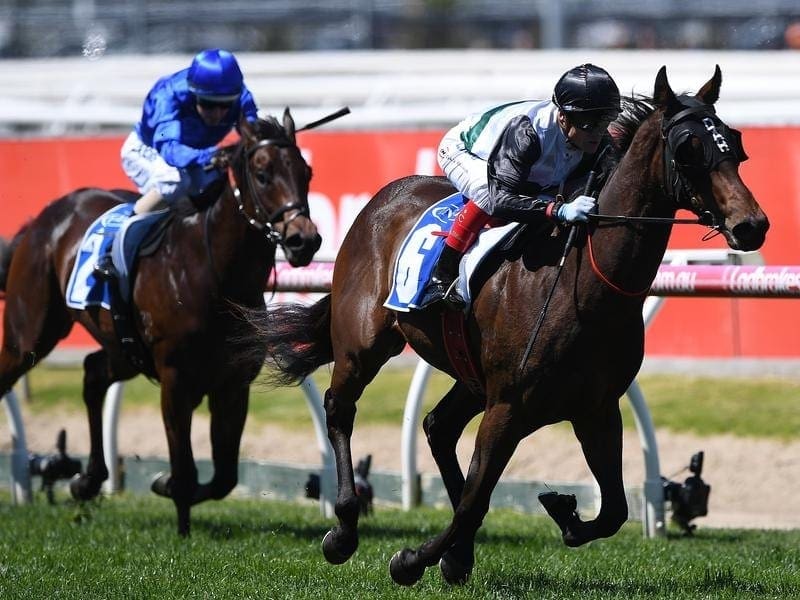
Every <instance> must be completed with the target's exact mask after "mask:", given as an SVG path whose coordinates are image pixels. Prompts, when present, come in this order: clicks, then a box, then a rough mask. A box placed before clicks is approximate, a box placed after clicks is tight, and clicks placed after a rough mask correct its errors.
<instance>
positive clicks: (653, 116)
mask: <svg viewBox="0 0 800 600" xmlns="http://www.w3.org/2000/svg"><path fill="white" fill-rule="evenodd" d="M721 80H722V76H721V73H720V71H719V68H717V70H716V72H715V74H714V76H713V77H712V78H711V79H710V80H709V81H708V82H707V83H706V84H705V85H704V86H703V87H702V89H701V90H700V92H699V93H698V94H697V95H696V96H676V94H675V93H674V92H673V91H672V89H671V88H670V86H669V83H668V81H667V76H666V69H665V68H662V69H661V70H660V71H659V73H658V75H657V77H656V80H655V92H654V97H653V98H652V99H650V100H649V101H643V100H642V99H638V100H637V99H633V98H629V99H627V101H626V106H627V110H626V111H625V112H623V114H622V115H621V117H620V119H619V120H618V121H617V122H616V123H614V124H612V128H613V129H612V132H614V133H615V135H616V138H617V142H616V145H617V149H618V154H619V155H618V156H617V157H616V158H617V159H618V163H617V166H616V169H615V170H614V171H613V173H612V174H611V176H610V178H609V179H608V181H607V183H606V185H605V187H604V188H603V190H602V192H601V194H600V197H599V207H600V212H601V213H604V214H606V215H619V216H625V217H626V218H627V217H635V218H642V217H647V218H657V219H658V218H661V219H665V218H666V219H669V218H672V217H674V215H675V212H676V210H677V209H678V208H685V209H688V210H690V211H692V212H694V213H696V214H698V215H705V213H707V212H710V213H711V214H712V215H713V218H714V223H715V224H716V228H717V230H718V231H719V232H721V233H722V234H723V235H724V236H725V239H726V240H727V242H728V245H729V246H730V247H731V248H734V249H739V250H755V249H757V248H759V247H760V246H761V245H762V243H763V242H764V238H765V235H766V232H767V229H768V227H769V224H768V221H767V218H766V216H765V215H764V213H763V212H762V210H761V208H759V206H758V204H757V203H756V201H755V199H754V198H753V195H752V194H751V192H750V191H749V190H748V188H747V187H746V186H745V185H744V183H743V182H742V180H741V179H740V177H739V173H738V167H739V163H740V162H741V160H744V159H745V158H746V156H745V154H744V151H743V149H742V148H741V144H740V141H739V135H738V132H736V131H735V130H733V129H729V128H728V127H727V126H726V125H725V124H724V123H723V122H722V121H721V120H719V119H718V117H717V116H716V114H715V111H714V108H713V104H714V103H715V102H716V101H717V99H718V97H719V89H720V84H721ZM452 191H453V189H452V187H451V186H450V184H449V183H448V182H447V181H446V180H445V179H443V178H436V177H408V178H404V179H400V180H398V181H394V182H392V183H390V184H389V185H387V186H386V187H384V188H383V189H382V190H381V191H380V192H378V194H377V195H376V196H375V197H374V198H373V199H372V201H371V202H369V203H368V204H367V206H366V207H365V209H364V210H363V211H362V212H361V214H360V215H359V216H358V217H357V219H356V220H355V222H354V224H353V226H352V228H351V229H350V231H349V233H348V235H347V237H346V239H345V240H344V242H343V245H342V247H341V249H340V251H339V254H338V258H337V261H336V266H335V269H334V274H333V285H332V291H331V294H330V295H328V296H326V297H325V298H323V299H322V300H320V301H319V302H318V303H316V304H314V305H312V306H310V307H304V306H300V305H284V306H283V307H280V308H276V309H271V310H268V311H267V313H266V315H265V316H264V317H263V321H262V322H261V323H260V329H261V331H262V332H263V334H262V340H265V341H266V345H267V347H268V352H269V353H270V355H271V357H272V360H273V362H274V366H275V367H276V368H277V369H278V370H279V371H278V374H277V377H278V378H279V380H281V381H284V382H288V381H292V380H294V379H295V378H299V377H302V376H305V375H307V374H308V373H310V372H311V371H313V370H314V368H316V367H318V366H320V365H322V364H325V363H327V362H330V361H333V362H334V366H333V373H332V379H331V384H330V388H329V389H328V390H327V392H326V394H325V409H326V414H327V425H328V435H329V438H330V440H331V443H332V445H333V449H334V452H335V455H336V463H337V471H338V479H339V492H338V497H337V499H336V506H335V511H336V515H337V517H338V520H339V523H338V526H336V527H334V528H333V529H332V530H331V531H329V532H328V534H326V536H325V539H324V540H323V552H324V554H325V557H326V558H327V560H328V561H329V562H332V563H342V562H344V561H346V560H347V559H348V558H349V557H350V556H351V555H352V554H353V552H355V550H356V548H357V546H358V530H357V526H358V516H359V503H358V500H357V498H356V494H355V489H354V482H353V463H352V458H351V451H350V437H351V434H352V430H353V421H354V417H355V413H356V401H357V400H358V398H359V397H360V395H361V393H362V391H363V390H364V387H365V386H366V385H367V384H368V383H369V382H370V381H371V380H372V379H373V377H374V376H375V375H376V373H377V372H378V370H379V369H380V367H381V366H382V365H383V364H384V363H385V362H386V361H387V360H388V359H389V358H390V357H391V356H393V355H396V354H398V353H399V352H400V351H401V350H402V348H403V346H404V344H405V343H406V342H408V343H409V344H410V345H411V346H412V347H413V349H414V350H415V351H416V352H417V353H418V354H419V355H420V356H421V357H422V358H424V359H425V360H426V361H428V362H429V363H431V364H432V365H433V366H435V367H436V368H438V369H441V370H442V371H445V372H447V373H450V374H451V375H453V376H456V375H455V371H454V369H453V368H452V366H451V364H450V362H449V361H448V358H447V355H446V353H445V351H444V342H443V337H442V336H443V334H442V324H441V321H440V315H439V314H437V311H436V310H435V309H433V310H431V309H428V310H424V311H412V312H408V313H402V312H393V311H391V310H389V309H386V308H384V307H383V302H384V301H385V299H386V298H387V296H388V294H389V289H390V286H391V284H392V279H393V265H394V263H395V259H396V258H397V254H398V251H399V247H400V244H401V243H402V241H403V239H404V237H405V235H406V233H407V232H408V231H409V230H410V228H411V225H412V224H413V223H414V222H415V221H416V220H417V218H418V217H419V215H420V214H421V213H422V211H424V210H425V209H426V208H427V207H429V206H430V205H431V204H433V203H434V202H436V201H437V200H439V199H441V198H443V197H445V196H447V195H449V194H450V193H451V192H452ZM703 218H704V219H707V218H708V217H706V216H704V217H703ZM670 231H671V223H669V224H665V223H664V222H658V223H643V222H642V221H636V220H634V221H631V220H619V219H615V220H614V221H612V222H610V223H609V222H606V221H603V220H599V219H598V220H595V221H594V224H593V225H592V226H591V227H590V228H589V231H588V237H586V236H584V237H583V239H582V240H579V242H578V247H577V248H576V249H575V250H573V252H572V253H571V254H570V255H569V257H568V260H567V262H566V264H565V266H564V269H563V271H562V274H561V277H560V278H557V277H556V275H557V272H558V270H557V264H558V262H559V260H560V257H561V255H562V252H563V250H564V246H565V239H566V237H567V233H566V231H562V232H560V234H559V235H557V236H553V237H550V236H547V237H542V236H539V237H538V238H536V240H535V242H536V243H535V244H534V245H533V246H532V247H525V248H524V249H522V250H518V251H513V250H512V251H508V252H507V253H506V254H505V255H503V256H500V257H499V258H497V259H495V263H496V265H495V266H496V267H497V269H496V272H494V274H492V275H491V276H487V277H484V280H483V282H482V283H479V284H478V286H477V287H478V289H476V290H474V294H473V297H474V302H473V310H472V312H471V313H470V314H469V316H468V317H467V330H468V333H469V337H470V340H471V351H472V353H473V356H474V357H475V358H476V362H477V366H478V369H479V371H480V373H481V374H482V378H483V381H482V383H483V390H485V391H484V392H483V393H473V392H471V391H470V389H469V388H468V387H467V386H466V385H465V384H464V383H463V382H459V381H456V383H455V385H454V386H453V388H452V389H451V390H450V391H449V392H448V393H447V395H446V396H445V397H444V398H443V399H442V400H441V401H440V402H439V404H438V405H437V406H436V407H435V408H434V409H433V410H432V411H431V412H430V414H428V415H427V416H426V417H425V420H424V423H423V426H424V430H425V433H426V435H427V439H428V443H429V445H430V447H431V450H432V452H433V456H434V458H435V460H436V463H437V465H438V467H439V469H440V472H441V475H442V478H443V480H444V483H445V486H446V487H447V491H448V494H449V497H450V500H451V502H452V504H453V507H454V510H455V514H454V516H453V520H452V522H451V524H450V526H449V527H447V528H446V529H445V530H444V531H443V532H442V533H441V534H440V535H438V536H436V537H434V538H432V539H430V540H428V541H427V542H425V543H424V544H422V545H421V546H419V547H418V548H417V549H416V550H412V549H405V550H402V551H400V552H398V553H397V554H395V556H394V557H393V558H392V560H391V563H390V572H391V575H392V577H393V578H394V580H395V581H397V582H398V583H401V584H405V585H411V584H413V583H414V582H416V581H417V580H418V579H419V578H420V577H421V576H422V574H423V572H424V570H425V568H426V567H428V566H432V565H435V564H436V563H437V562H439V564H440V567H441V570H442V573H443V575H444V577H445V579H446V580H447V581H448V582H451V583H460V582H463V581H465V580H466V579H467V578H468V577H469V574H470V572H471V570H472V567H473V563H474V539H475V533H476V531H477V530H478V528H479V527H480V525H481V523H482V521H483V519H484V516H485V515H486V512H487V510H488V508H489V498H490V495H491V493H492V490H493V489H494V487H495V485H496V483H497V481H498V479H499V477H500V475H501V473H502V472H503V469H504V468H505V466H506V465H507V463H508V461H509V459H510V458H511V455H512V453H513V452H514V450H515V448H516V446H517V444H518V443H519V441H520V440H522V439H523V438H524V437H526V436H527V435H529V434H530V433H532V432H534V431H536V430H537V429H539V428H540V427H542V426H544V425H548V424H551V423H556V422H558V421H564V420H566V421H569V422H571V423H572V426H573V428H574V431H575V434H576V436H577V438H578V440H579V441H580V444H581V447H582V449H583V453H584V456H585V458H586V461H587V463H588V466H589V468H590V469H591V471H592V473H593V475H594V477H595V478H596V480H597V482H598V484H599V486H600V490H601V493H602V505H601V509H600V511H599V514H598V515H597V517H596V518H595V519H592V520H588V521H583V520H581V519H580V518H579V516H578V515H577V513H576V512H575V510H574V509H575V503H574V497H568V496H563V495H559V494H556V493H553V494H552V495H546V497H543V498H542V501H543V504H545V507H546V508H547V509H548V512H549V513H550V514H551V516H553V518H554V519H555V520H556V522H557V523H558V525H559V527H560V528H561V531H562V537H563V540H564V542H565V543H566V544H568V545H570V546H578V545H581V544H584V543H586V542H588V541H590V540H594V539H597V538H602V537H608V536H611V535H613V534H614V533H615V532H616V531H617V530H618V529H619V528H620V526H621V525H622V524H623V523H624V522H625V520H626V519H627V516H628V509H627V504H626V501H625V494H624V489H623V481H622V424H621V419H620V411H619V399H620V397H621V396H622V395H623V394H624V393H625V390H626V389H627V388H628V386H629V384H630V383H631V381H632V380H633V378H634V376H635V375H636V373H637V371H638V369H639V366H640V364H641V361H642V358H643V351H644V326H643V322H642V304H643V301H644V298H645V295H646V291H647V289H648V287H649V285H650V284H651V283H652V281H653V279H654V277H655V275H656V272H657V270H658V267H659V263H660V261H661V259H662V257H663V254H664V251H665V249H666V247H667V241H668V239H669V235H670ZM556 279H557V285H556V287H555V291H554V295H553V299H552V302H551V304H550V307H549V310H548V312H547V313H546V318H545V319H544V321H543V323H542V328H541V330H540V332H539V336H538V341H537V343H536V344H535V345H534V346H533V348H532V352H531V353H530V355H529V357H528V358H527V360H525V361H524V364H523V365H522V366H521V363H522V362H523V356H525V350H526V346H527V342H528V340H529V339H530V338H531V333H532V330H533V329H534V326H535V323H536V321H537V316H538V315H539V314H540V311H541V309H542V304H543V302H544V301H545V299H546V297H547V295H548V293H549V290H550V289H551V288H552V287H553V282H554V281H555V280H556ZM481 411H484V415H483V417H482V421H481V423H480V426H479V430H478V433H477V438H476V442H475V452H474V454H473V457H472V460H471V463H470V465H469V470H468V472H467V475H466V481H465V478H464V475H463V473H462V471H461V469H460V467H459V465H458V462H457V459H456V453H455V447H456V441H457V440H458V438H459V437H460V435H461V434H462V432H463V429H464V427H465V426H466V424H467V423H468V422H469V421H470V420H471V418H472V417H473V416H475V415H477V414H478V413H479V412H481Z"/></svg>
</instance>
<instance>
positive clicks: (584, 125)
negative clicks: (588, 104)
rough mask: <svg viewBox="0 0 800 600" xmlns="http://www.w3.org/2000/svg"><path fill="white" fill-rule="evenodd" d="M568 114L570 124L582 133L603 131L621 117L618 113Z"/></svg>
mask: <svg viewBox="0 0 800 600" xmlns="http://www.w3.org/2000/svg"><path fill="white" fill-rule="evenodd" d="M568 114H569V120H570V122H571V123H572V124H573V125H574V126H575V127H576V128H577V129H580V130H581V131H602V130H604V129H606V128H607V127H608V125H609V123H611V122H612V121H614V120H615V119H616V118H617V116H619V113H618V112H617V111H603V112H599V111H591V112H589V111H587V112H570V113H568Z"/></svg>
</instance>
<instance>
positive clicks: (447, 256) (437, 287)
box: [420, 244, 465, 310]
mask: <svg viewBox="0 0 800 600" xmlns="http://www.w3.org/2000/svg"><path fill="white" fill-rule="evenodd" d="M462 256H463V254H462V253H461V252H459V251H458V250H456V249H455V248H453V247H451V246H448V245H446V244H445V247H444V248H443V249H442V254H441V255H440V256H439V260H438V261H437V263H436V266H435V267H434V268H433V273H432V274H431V280H430V283H429V284H428V287H427V288H426V289H425V295H424V296H423V298H422V301H421V302H420V308H425V307H426V306H430V305H431V304H435V303H437V302H440V301H442V300H444V301H445V302H446V303H447V305H448V307H449V308H451V309H453V310H463V309H464V305H465V302H464V299H463V298H462V297H461V294H459V293H458V290H457V289H456V286H455V283H456V279H458V265H459V263H460V262H461V257H462Z"/></svg>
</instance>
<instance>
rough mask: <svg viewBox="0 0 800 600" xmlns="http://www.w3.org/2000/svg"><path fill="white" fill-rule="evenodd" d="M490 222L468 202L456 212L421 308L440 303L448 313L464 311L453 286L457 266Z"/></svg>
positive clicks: (462, 301)
mask: <svg viewBox="0 0 800 600" xmlns="http://www.w3.org/2000/svg"><path fill="white" fill-rule="evenodd" d="M490 220H491V217H490V216H489V214H488V213H486V212H484V210H483V209H481V208H480V207H479V206H478V205H477V204H475V203H474V202H473V201H472V200H468V201H467V203H466V204H465V205H464V207H463V208H462V209H461V210H460V211H458V214H457V215H456V218H455V220H454V222H453V226H452V228H451V229H450V232H449V233H448V234H447V238H446V239H445V242H444V249H443V250H442V254H441V256H439V261H438V262H437V263H436V266H435V267H434V269H433V274H432V276H431V281H430V284H429V285H428V287H427V289H426V290H425V295H424V296H423V298H422V302H420V307H421V308H425V307H426V306H429V305H431V304H434V303H436V302H439V301H441V300H444V301H445V303H446V304H447V306H448V307H449V308H451V309H452V310H463V309H464V306H465V304H466V303H465V301H464V299H463V298H462V297H461V295H460V294H459V293H458V292H457V291H456V286H455V285H454V283H455V280H456V279H458V265H459V263H460V261H461V257H462V256H464V254H465V253H466V251H467V250H469V249H470V247H471V246H472V244H473V243H475V240H476V239H478V233H480V231H481V229H483V227H484V225H486V224H487V223H488V222H489V221H490Z"/></svg>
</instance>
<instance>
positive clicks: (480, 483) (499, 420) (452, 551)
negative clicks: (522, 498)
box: [389, 403, 521, 585]
mask: <svg viewBox="0 0 800 600" xmlns="http://www.w3.org/2000/svg"><path fill="white" fill-rule="evenodd" d="M513 412H514V411H513V408H512V407H511V405H510V404H508V403H503V404H495V405H494V406H492V407H491V408H487V409H486V414H485V415H484V417H483V419H482V421H481V425H480V427H479V429H478V435H477V437H476V440H475V452H474V454H473V456H472V461H471V462H470V467H469V472H468V473H467V478H466V481H465V484H464V491H463V493H462V495H461V500H460V501H459V503H458V507H457V508H456V510H455V513H454V515H453V520H452V521H451V523H450V526H449V527H447V529H445V530H444V531H443V532H442V533H441V534H440V535H438V536H437V537H435V538H432V539H430V540H428V541H427V542H425V543H424V544H422V545H421V546H420V547H419V548H418V549H417V550H412V549H410V548H405V549H403V550H400V551H398V552H397V553H396V554H395V555H394V556H393V557H392V559H391V561H390V562H389V573H390V574H391V576H392V579H393V580H394V581H395V583H399V584H401V585H413V584H414V583H416V582H417V581H419V579H420V578H422V575H423V574H424V572H425V569H426V568H427V567H430V566H433V565H435V564H436V563H437V562H439V564H440V568H441V571H442V575H443V576H444V578H445V580H446V581H447V582H448V583H450V584H463V583H465V582H466V581H467V580H468V579H469V577H470V574H471V573H472V567H473V564H474V554H473V553H472V552H471V549H472V547H473V545H474V541H475V534H476V533H477V531H478V529H479V528H480V526H481V524H482V523H483V519H484V517H485V516H486V513H487V512H488V510H489V501H490V499H491V494H492V491H493V490H494V488H495V486H496V485H497V482H498V481H499V479H500V475H501V474H502V473H503V470H504V469H505V467H506V465H507V464H508V461H509V460H510V459H511V455H512V454H513V453H514V450H515V449H516V447H517V444H518V443H519V440H520V439H521V435H520V432H519V431H517V428H516V425H515V423H514V418H513V416H514V415H513Z"/></svg>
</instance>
